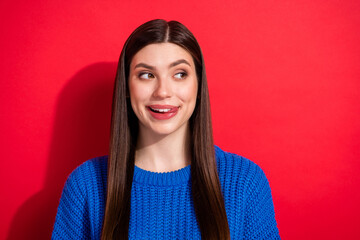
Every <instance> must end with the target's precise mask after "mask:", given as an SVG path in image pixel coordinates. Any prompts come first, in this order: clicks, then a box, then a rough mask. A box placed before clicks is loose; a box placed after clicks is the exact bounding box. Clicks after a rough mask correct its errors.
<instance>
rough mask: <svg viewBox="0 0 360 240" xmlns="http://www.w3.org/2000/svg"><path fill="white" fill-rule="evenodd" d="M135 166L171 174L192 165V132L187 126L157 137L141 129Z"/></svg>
mask: <svg viewBox="0 0 360 240" xmlns="http://www.w3.org/2000/svg"><path fill="white" fill-rule="evenodd" d="M139 130H140V131H139V137H138V143H137V146H136V152H135V165H136V166H137V167H139V168H142V169H144V170H147V171H151V172H170V171H175V170H178V169H181V168H183V167H186V166H188V165H189V164H190V163H191V160H190V158H191V154H190V148H189V140H190V130H189V127H188V126H186V127H185V128H183V129H179V131H176V132H173V133H171V134H168V135H155V134H154V133H150V132H149V131H146V129H141V128H140V129H139Z"/></svg>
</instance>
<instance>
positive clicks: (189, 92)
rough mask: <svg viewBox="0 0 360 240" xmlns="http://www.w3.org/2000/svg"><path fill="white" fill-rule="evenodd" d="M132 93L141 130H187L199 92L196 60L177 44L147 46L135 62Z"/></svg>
mask: <svg viewBox="0 0 360 240" xmlns="http://www.w3.org/2000/svg"><path fill="white" fill-rule="evenodd" d="M129 90H130V100H131V106H132V108H133V110H134V112H135V115H136V116H137V118H138V119H139V129H140V131H144V130H145V131H150V132H152V133H154V134H159V135H166V134H171V133H173V132H176V131H179V130H183V131H186V128H187V125H188V120H189V118H190V116H191V115H192V113H193V111H194V108H195V104H196V98H197V91H198V81H197V77H196V71H195V64H194V61H193V58H192V57H191V55H190V53H188V52H187V51H186V50H185V49H183V48H181V47H179V46H178V45H176V44H173V43H156V44H150V45H147V46H146V47H144V48H142V49H141V50H140V51H139V52H137V53H136V54H135V56H134V57H133V59H132V61H131V64H130V74H129Z"/></svg>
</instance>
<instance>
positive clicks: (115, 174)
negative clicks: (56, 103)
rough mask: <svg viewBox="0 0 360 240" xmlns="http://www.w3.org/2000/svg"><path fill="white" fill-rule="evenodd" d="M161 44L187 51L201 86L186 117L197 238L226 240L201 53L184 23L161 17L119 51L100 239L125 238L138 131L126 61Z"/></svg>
mask: <svg viewBox="0 0 360 240" xmlns="http://www.w3.org/2000/svg"><path fill="white" fill-rule="evenodd" d="M164 42H168V43H174V44H176V45H178V46H180V47H182V48H184V49H185V50H187V51H188V52H189V53H190V54H191V56H192V57H193V59H194V63H195V69H196V75H197V79H198V86H199V88H198V96H197V102H196V105H195V109H194V112H193V114H192V116H191V117H190V119H189V126H190V131H191V140H190V141H191V142H190V143H189V144H190V146H191V157H192V158H191V181H192V182H191V184H192V197H193V202H194V209H195V214H196V218H197V222H198V224H199V227H200V231H201V236H202V238H203V239H230V231H229V226H228V221H227V217H226V211H225V204H224V199H223V196H222V192H221V186H220V182H219V177H218V173H217V167H216V160H215V152H214V144H213V135H212V125H211V113H210V100H209V93H208V87H207V80H206V74H205V66H204V60H203V55H202V53H201V49H200V46H199V44H198V42H197V40H196V39H195V37H194V36H193V34H192V33H191V32H190V31H189V30H188V29H187V28H186V27H185V26H184V25H182V24H181V23H179V22H176V21H170V22H167V21H165V20H160V19H157V20H152V21H149V22H146V23H144V24H143V25H141V26H140V27H138V28H137V29H136V30H135V31H134V32H133V33H132V34H131V35H130V36H129V38H128V39H127V41H126V42H125V44H124V47H123V49H122V51H121V55H120V59H119V64H118V69H117V73H116V79H115V86H114V93H113V102H112V116H111V134H110V151H109V160H108V161H109V162H108V180H107V198H106V208H105V216H104V222H103V228H102V236H101V239H102V240H110V239H111V240H112V239H128V229H129V219H130V197H131V187H132V180H133V174H134V164H135V163H134V162H135V161H134V156H135V147H136V142H137V137H138V131H139V130H138V120H137V118H136V116H135V114H134V112H133V110H132V107H131V103H130V98H129V97H128V96H129V87H128V77H129V71H130V70H129V69H130V63H131V60H132V58H133V56H134V55H135V54H136V53H137V52H138V51H139V50H141V49H142V48H143V47H145V46H147V45H149V44H153V43H164Z"/></svg>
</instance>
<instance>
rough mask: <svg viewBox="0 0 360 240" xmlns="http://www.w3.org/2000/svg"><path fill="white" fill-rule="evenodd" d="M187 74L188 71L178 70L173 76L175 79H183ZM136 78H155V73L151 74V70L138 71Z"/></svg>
mask: <svg viewBox="0 0 360 240" xmlns="http://www.w3.org/2000/svg"><path fill="white" fill-rule="evenodd" d="M187 76H188V73H187V72H186V71H180V72H177V73H175V74H174V78H175V79H180V80H181V79H185V78H186V77H187ZM138 78H140V79H145V80H149V79H152V78H155V75H154V74H152V73H151V72H140V73H139V74H138Z"/></svg>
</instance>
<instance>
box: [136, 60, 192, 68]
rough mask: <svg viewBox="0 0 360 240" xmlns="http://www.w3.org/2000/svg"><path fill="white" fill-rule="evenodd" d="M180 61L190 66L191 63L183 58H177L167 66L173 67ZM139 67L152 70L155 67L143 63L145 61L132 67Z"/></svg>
mask: <svg viewBox="0 0 360 240" xmlns="http://www.w3.org/2000/svg"><path fill="white" fill-rule="evenodd" d="M181 63H185V64H186V65H189V66H190V67H191V65H190V63H189V62H188V61H186V60H185V59H179V60H177V61H175V62H173V63H170V65H169V68H172V67H175V66H177V65H179V64H181ZM139 67H143V68H147V69H150V70H154V69H155V67H154V66H150V65H148V64H145V63H138V64H136V65H135V67H134V69H135V68H139Z"/></svg>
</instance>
